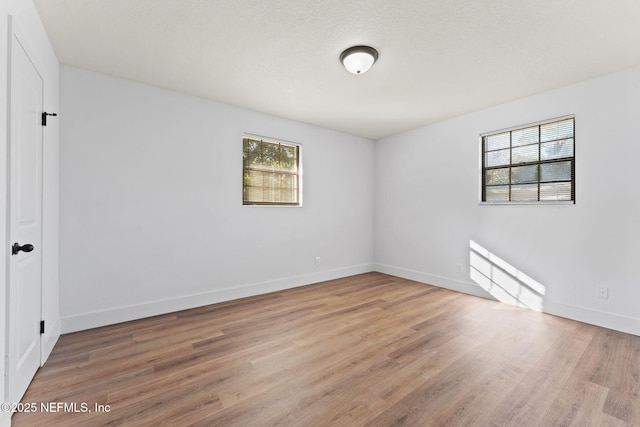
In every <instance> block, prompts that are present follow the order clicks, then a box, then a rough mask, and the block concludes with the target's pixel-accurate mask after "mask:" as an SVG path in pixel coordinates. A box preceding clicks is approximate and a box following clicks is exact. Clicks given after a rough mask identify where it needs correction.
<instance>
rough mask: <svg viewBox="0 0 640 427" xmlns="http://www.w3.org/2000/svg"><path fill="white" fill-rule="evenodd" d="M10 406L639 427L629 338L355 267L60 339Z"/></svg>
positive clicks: (181, 420)
mask: <svg viewBox="0 0 640 427" xmlns="http://www.w3.org/2000/svg"><path fill="white" fill-rule="evenodd" d="M23 402H25V403H35V404H36V405H37V406H38V410H37V411H36V412H34V413H16V414H15V415H14V417H13V425H14V426H18V427H19V426H40V425H43V426H44V425H46V426H92V427H93V426H117V425H134V426H147V425H148V426H159V425H175V426H184V425H195V426H243V427H247V426H260V427H264V426H395V425H403V426H598V427H600V426H639V425H640V337H637V336H633V335H628V334H624V333H620V332H616V331H612V330H608V329H603V328H599V327H596V326H591V325H586V324H583V323H578V322H574V321H570V320H566V319H562V318H558V317H554V316H550V315H546V314H541V313H537V312H533V311H527V310H523V309H518V308H515V307H511V306H509V305H505V304H500V303H497V302H493V301H488V300H484V299H481V298H476V297H472V296H468V295H464V294H460V293H456V292H452V291H448V290H445V289H441V288H437V287H432V286H428V285H424V284H420V283H416V282H412V281H409V280H404V279H400V278H397V277H392V276H388V275H384V274H380V273H368V274H363V275H358V276H353V277H348V278H344V279H339V280H333V281H329V282H324V283H319V284H316V285H310V286H305V287H301V288H296V289H291V290H286V291H282V292H276V293H272V294H267V295H261V296H256V297H251V298H246V299H242V300H237V301H230V302H226V303H221V304H215V305H210V306H206V307H201V308H196V309H192V310H187V311H182V312H177V313H172V314H167V315H162V316H157V317H152V318H148V319H143V320H138V321H133V322H128V323H123V324H118V325H112V326H107V327H103V328H98V329H93V330H90V331H83V332H77V333H73V334H68V335H63V336H62V337H61V338H60V341H59V342H58V344H57V345H56V347H55V348H54V350H53V353H52V354H51V356H50V358H49V360H48V362H47V363H46V365H45V366H44V367H43V368H41V369H40V370H39V371H38V373H37V374H36V377H35V379H34V381H33V383H32V384H31V386H30V387H29V389H28V390H27V393H26V395H25V397H24V399H23ZM65 404H66V405H67V406H66V407H65V406H64V405H65ZM41 405H45V407H46V408H53V409H55V410H57V411H58V412H46V411H43V410H42V407H41ZM47 405H48V406H47ZM74 405H75V406H74ZM85 405H86V406H85ZM96 405H102V406H101V407H98V409H100V408H102V411H96ZM107 405H108V406H107ZM85 409H86V410H87V411H86V412H83V411H84V410H85ZM107 409H108V412H107V411H106V410H107Z"/></svg>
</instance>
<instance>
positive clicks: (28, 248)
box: [11, 243, 33, 255]
mask: <svg viewBox="0 0 640 427" xmlns="http://www.w3.org/2000/svg"><path fill="white" fill-rule="evenodd" d="M32 250H33V245H32V244H30V243H27V244H26V245H22V246H20V243H14V244H13V246H11V255H18V252H20V251H22V252H31V251H32Z"/></svg>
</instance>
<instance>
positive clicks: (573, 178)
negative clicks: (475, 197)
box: [479, 114, 576, 206]
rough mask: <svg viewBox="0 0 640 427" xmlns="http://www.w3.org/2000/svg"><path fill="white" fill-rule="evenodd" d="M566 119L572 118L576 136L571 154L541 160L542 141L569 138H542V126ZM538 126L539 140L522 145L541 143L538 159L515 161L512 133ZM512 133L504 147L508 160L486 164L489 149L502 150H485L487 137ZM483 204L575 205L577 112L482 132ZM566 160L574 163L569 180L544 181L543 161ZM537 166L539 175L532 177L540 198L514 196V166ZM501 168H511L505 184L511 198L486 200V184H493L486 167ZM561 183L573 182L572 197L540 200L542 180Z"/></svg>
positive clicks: (539, 144) (550, 162)
mask: <svg viewBox="0 0 640 427" xmlns="http://www.w3.org/2000/svg"><path fill="white" fill-rule="evenodd" d="M566 120H572V121H573V132H572V137H571V139H572V140H573V152H572V155H571V156H564V157H558V158H553V159H545V160H541V154H540V153H541V151H540V150H541V146H542V144H543V143H548V142H553V141H562V140H566V139H568V138H558V139H555V140H549V141H541V138H540V133H541V127H542V126H544V125H548V124H552V123H556V122H562V121H566ZM534 127H537V128H538V137H537V142H534V143H531V144H523V145H522V146H527V145H536V144H537V146H538V150H539V151H538V158H537V160H534V161H525V162H516V163H514V162H513V148H514V143H513V133H514V132H517V131H521V130H525V129H528V128H534ZM507 132H508V133H509V146H508V147H506V148H504V149H505V150H506V149H509V162H508V163H505V164H500V165H495V166H486V165H485V162H486V154H487V152H491V151H499V150H500V149H496V150H485V144H486V138H487V137H490V136H496V135H500V134H505V133H507ZM479 141H480V144H479V146H480V168H479V169H480V186H479V187H480V202H479V203H480V205H482V206H521V205H542V206H550V205H551V206H555V205H564V206H574V205H575V204H576V118H575V115H573V114H572V115H566V116H561V117H555V118H552V119H546V120H541V121H538V122H533V123H528V124H524V125H519V126H513V127H509V128H504V129H500V130H494V131H490V132H485V133H482V134H480V138H479ZM515 147H516V148H517V147H518V145H515ZM563 162H570V167H571V172H570V173H571V175H570V176H571V179H570V181H567V180H556V181H543V180H542V178H541V165H545V164H554V163H556V164H560V163H563ZM534 165H535V166H537V167H538V169H537V179H536V181H532V182H531V183H530V184H537V185H538V194H537V200H523V201H519V200H511V191H512V186H514V185H518V184H517V183H513V182H512V169H513V168H517V167H522V166H534ZM502 168H506V169H508V170H509V183H508V184H504V186H508V191H509V200H490V201H487V200H486V190H487V187H491V186H488V185H487V183H486V180H487V174H486V172H487V170H494V169H502ZM547 182H549V183H554V182H555V183H561V182H568V183H570V184H571V191H570V199H569V200H541V199H540V198H541V191H540V187H541V184H545V183H547ZM519 185H524V184H519Z"/></svg>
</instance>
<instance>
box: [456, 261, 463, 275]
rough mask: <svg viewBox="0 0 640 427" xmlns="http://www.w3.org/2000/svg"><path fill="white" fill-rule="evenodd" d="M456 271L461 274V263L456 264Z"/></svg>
mask: <svg viewBox="0 0 640 427" xmlns="http://www.w3.org/2000/svg"><path fill="white" fill-rule="evenodd" d="M456 271H457V272H458V273H462V263H461V262H459V263H457V264H456Z"/></svg>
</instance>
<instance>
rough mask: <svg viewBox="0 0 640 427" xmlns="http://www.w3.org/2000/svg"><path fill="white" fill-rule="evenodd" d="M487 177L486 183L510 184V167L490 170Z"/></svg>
mask: <svg viewBox="0 0 640 427" xmlns="http://www.w3.org/2000/svg"><path fill="white" fill-rule="evenodd" d="M485 179H486V185H500V184H509V168H501V169H491V170H488V171H487V172H486V176H485Z"/></svg>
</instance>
